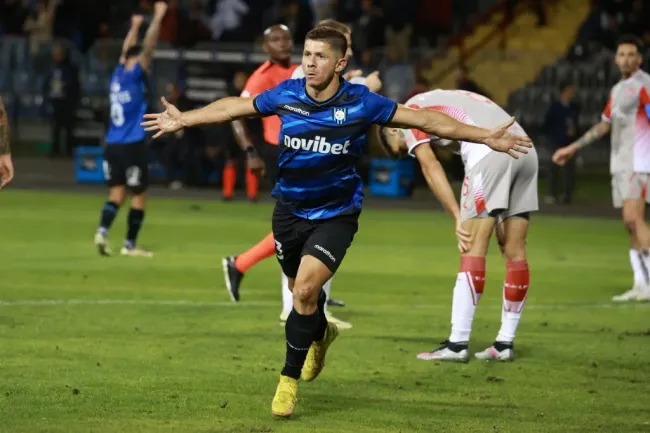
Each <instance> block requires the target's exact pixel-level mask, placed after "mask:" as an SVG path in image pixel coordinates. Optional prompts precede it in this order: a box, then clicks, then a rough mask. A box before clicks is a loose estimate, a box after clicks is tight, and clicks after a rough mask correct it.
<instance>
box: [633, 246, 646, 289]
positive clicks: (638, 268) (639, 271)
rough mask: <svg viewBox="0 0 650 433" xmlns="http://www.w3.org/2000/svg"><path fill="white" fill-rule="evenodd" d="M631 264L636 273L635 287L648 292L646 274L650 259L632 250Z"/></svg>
mask: <svg viewBox="0 0 650 433" xmlns="http://www.w3.org/2000/svg"><path fill="white" fill-rule="evenodd" d="M630 264H631V265H632V271H633V272H634V285H635V286H636V287H638V288H639V289H641V290H648V280H647V276H646V272H647V269H648V266H649V265H650V257H649V256H644V254H643V253H642V252H641V251H639V250H635V249H630Z"/></svg>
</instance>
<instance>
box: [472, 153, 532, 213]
mask: <svg viewBox="0 0 650 433" xmlns="http://www.w3.org/2000/svg"><path fill="white" fill-rule="evenodd" d="M538 171H539V162H538V159H537V152H536V151H535V149H534V148H531V149H528V153H527V154H526V155H520V156H519V159H514V158H512V157H511V156H509V155H507V154H505V153H499V152H492V153H490V154H488V155H486V156H485V157H484V158H483V159H481V160H480V161H479V162H478V163H477V164H476V165H475V166H474V167H472V168H471V169H470V170H469V171H467V172H465V179H464V181H463V189H462V191H461V197H460V215H461V219H462V220H463V221H466V220H468V219H471V218H476V217H479V216H484V215H494V216H497V215H495V213H498V217H499V218H508V217H511V216H515V215H519V214H523V213H526V212H534V211H536V210H538V209H539V200H538V197H537V174H538Z"/></svg>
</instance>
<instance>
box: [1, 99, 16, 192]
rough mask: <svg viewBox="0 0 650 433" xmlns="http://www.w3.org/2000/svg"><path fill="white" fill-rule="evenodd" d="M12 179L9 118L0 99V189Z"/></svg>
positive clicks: (12, 167)
mask: <svg viewBox="0 0 650 433" xmlns="http://www.w3.org/2000/svg"><path fill="white" fill-rule="evenodd" d="M13 177H14V165H13V162H12V160H11V143H10V140H9V116H7V110H6V109H5V105H4V102H3V101H2V97H0V189H2V188H4V187H5V185H7V184H8V183H9V182H11V179H13Z"/></svg>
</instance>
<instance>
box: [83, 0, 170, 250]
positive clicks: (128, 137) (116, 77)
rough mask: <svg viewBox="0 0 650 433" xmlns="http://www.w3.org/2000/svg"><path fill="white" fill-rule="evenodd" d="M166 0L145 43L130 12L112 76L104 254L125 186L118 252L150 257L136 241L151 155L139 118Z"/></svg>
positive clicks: (101, 239) (101, 231) (99, 241)
mask: <svg viewBox="0 0 650 433" xmlns="http://www.w3.org/2000/svg"><path fill="white" fill-rule="evenodd" d="M166 11H167V4H166V3H165V2H162V1H158V2H156V3H155V5H154V15H153V20H152V21H151V24H150V25H149V28H148V29H147V33H146V34H145V37H144V42H143V46H142V47H140V46H139V45H137V41H138V31H139V29H140V25H141V24H142V16H140V15H134V16H133V17H132V18H131V29H130V30H129V33H128V34H127V35H126V38H125V39H124V44H123V46H122V55H121V57H120V63H119V65H118V66H117V67H116V68H115V70H114V71H113V75H112V76H111V81H110V95H109V97H110V110H111V113H110V114H111V116H110V124H109V127H108V132H107V133H106V148H105V150H104V177H105V178H106V183H107V184H108V201H107V202H106V203H105V204H104V207H103V208H102V213H101V220H100V223H99V228H98V229H97V233H96V234H95V245H96V246H97V248H98V249H99V253H100V254H101V255H104V256H108V255H110V254H111V250H110V248H109V245H108V231H109V230H110V228H111V225H112V224H113V221H114V220H115V217H116V216H117V212H118V210H119V209H120V206H122V204H123V203H124V199H125V196H126V188H127V187H128V188H129V189H130V191H131V193H132V197H131V209H130V210H129V215H128V230H127V235H126V240H125V242H124V246H123V247H122V249H121V251H120V253H121V254H122V255H125V256H144V257H150V256H152V253H151V252H150V251H145V250H143V249H141V248H137V247H136V241H137V238H138V233H139V232H140V228H141V227H142V223H143V221H144V214H145V205H146V191H147V187H148V185H149V160H148V157H147V144H146V142H145V136H146V134H145V132H144V128H142V126H141V125H140V122H141V119H142V116H143V114H144V113H145V111H146V110H147V101H146V88H147V83H146V82H147V70H148V68H149V65H151V61H152V59H153V53H154V48H155V47H156V43H157V41H158V34H159V33H160V24H161V22H162V20H163V17H164V16H165V12H166Z"/></svg>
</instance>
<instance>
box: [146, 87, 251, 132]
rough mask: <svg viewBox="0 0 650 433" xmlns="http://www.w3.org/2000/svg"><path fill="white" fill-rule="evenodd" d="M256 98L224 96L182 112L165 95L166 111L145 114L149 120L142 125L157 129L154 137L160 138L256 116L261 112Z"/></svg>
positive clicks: (149, 128)
mask: <svg viewBox="0 0 650 433" xmlns="http://www.w3.org/2000/svg"><path fill="white" fill-rule="evenodd" d="M254 99H255V98H242V97H236V96H235V97H229V98H222V99H219V100H218V101H215V102H213V103H212V104H210V105H206V106H205V107H202V108H199V109H196V110H190V111H185V112H184V113H181V112H180V111H179V110H178V108H176V107H175V106H174V105H172V104H170V103H169V102H167V100H166V99H165V98H164V97H163V98H161V102H162V104H163V106H164V107H165V111H164V112H162V113H156V114H145V115H144V118H145V119H147V121H145V122H142V126H144V127H145V128H146V129H145V130H146V131H157V133H156V134H155V135H154V138H158V137H160V136H161V135H163V134H166V133H168V132H175V131H178V130H180V129H183V128H187V127H191V126H197V125H205V124H210V123H225V122H232V121H233V120H237V119H243V118H245V117H255V116H257V115H259V112H258V111H257V109H256V108H255V104H254V102H253V101H254Z"/></svg>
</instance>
